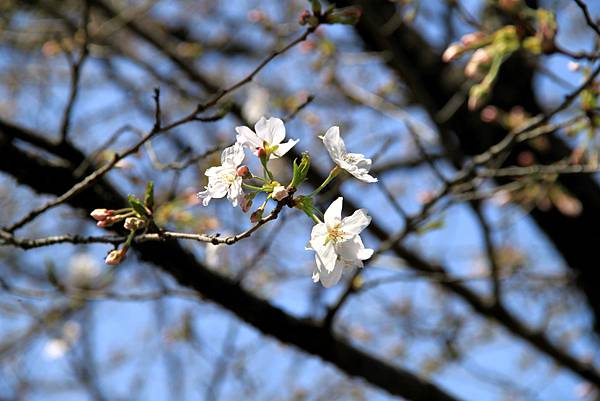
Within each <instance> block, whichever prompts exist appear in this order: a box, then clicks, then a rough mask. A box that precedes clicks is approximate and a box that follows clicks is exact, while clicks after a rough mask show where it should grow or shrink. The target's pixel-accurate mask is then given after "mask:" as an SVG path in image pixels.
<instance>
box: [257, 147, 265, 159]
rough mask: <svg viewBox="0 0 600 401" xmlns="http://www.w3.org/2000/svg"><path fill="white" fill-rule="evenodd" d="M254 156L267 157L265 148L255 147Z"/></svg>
mask: <svg viewBox="0 0 600 401" xmlns="http://www.w3.org/2000/svg"><path fill="white" fill-rule="evenodd" d="M256 156H258V157H259V159H262V158H263V157H267V151H266V150H265V148H256Z"/></svg>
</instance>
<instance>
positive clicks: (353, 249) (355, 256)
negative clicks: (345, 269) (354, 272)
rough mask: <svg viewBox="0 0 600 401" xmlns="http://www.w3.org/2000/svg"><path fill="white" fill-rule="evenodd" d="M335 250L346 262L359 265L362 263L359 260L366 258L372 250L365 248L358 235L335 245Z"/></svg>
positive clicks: (371, 253)
mask: <svg viewBox="0 0 600 401" xmlns="http://www.w3.org/2000/svg"><path fill="white" fill-rule="evenodd" d="M336 252H337V253H338V254H339V255H340V257H341V258H342V259H344V261H346V262H347V264H349V265H352V266H361V267H362V263H359V262H360V261H361V260H367V259H369V258H370V257H371V256H372V255H373V250H372V249H367V248H365V246H364V245H363V242H362V239H361V238H360V236H359V235H356V236H354V237H353V238H352V239H350V240H348V241H344V242H342V243H340V244H338V245H336Z"/></svg>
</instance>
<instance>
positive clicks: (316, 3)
mask: <svg viewBox="0 0 600 401" xmlns="http://www.w3.org/2000/svg"><path fill="white" fill-rule="evenodd" d="M310 3H311V5H312V11H313V14H315V15H319V14H320V13H321V1H320V0H310Z"/></svg>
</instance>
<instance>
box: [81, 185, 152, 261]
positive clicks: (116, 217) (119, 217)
mask: <svg viewBox="0 0 600 401" xmlns="http://www.w3.org/2000/svg"><path fill="white" fill-rule="evenodd" d="M127 200H128V201H129V205H130V207H126V208H123V209H118V210H111V209H94V210H93V211H92V212H91V213H90V216H92V218H93V219H94V220H96V225H97V226H98V227H103V228H106V227H110V226H112V225H113V224H115V223H118V222H121V221H123V228H124V229H125V230H128V231H129V235H128V236H127V240H126V241H125V243H124V244H123V246H122V247H121V248H120V249H118V248H117V249H114V250H112V251H110V252H109V253H108V255H107V256H106V258H105V259H104V263H106V264H108V265H118V264H119V263H121V262H122V261H123V259H124V258H125V255H126V254H127V251H128V250H129V247H130V246H131V242H132V241H133V238H134V237H135V235H136V233H137V232H138V231H145V230H146V229H147V228H148V226H149V225H150V223H151V221H152V216H153V209H154V184H153V183H152V181H150V182H149V183H148V185H147V186H146V193H145V195H144V201H143V202H142V201H141V200H139V199H138V198H136V197H135V196H133V195H129V197H128V198H127Z"/></svg>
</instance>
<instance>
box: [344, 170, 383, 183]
mask: <svg viewBox="0 0 600 401" xmlns="http://www.w3.org/2000/svg"><path fill="white" fill-rule="evenodd" d="M348 172H349V173H350V174H352V175H353V176H354V177H356V178H358V179H359V180H361V181H363V182H368V183H373V182H377V181H379V180H378V179H377V178H375V177H373V176H372V175H369V174H368V173H366V172H365V171H364V170H355V171H348Z"/></svg>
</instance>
